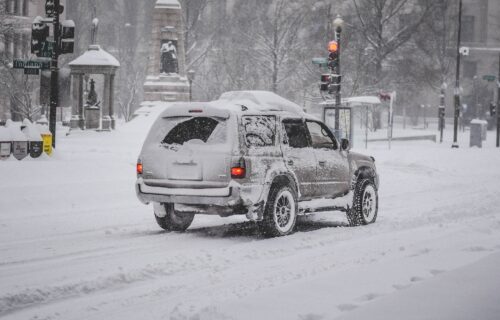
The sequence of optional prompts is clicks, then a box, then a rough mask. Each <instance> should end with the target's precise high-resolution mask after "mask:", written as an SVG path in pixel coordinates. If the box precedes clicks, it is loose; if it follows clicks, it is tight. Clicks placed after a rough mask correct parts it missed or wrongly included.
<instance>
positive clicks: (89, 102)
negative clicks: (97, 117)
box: [85, 79, 101, 108]
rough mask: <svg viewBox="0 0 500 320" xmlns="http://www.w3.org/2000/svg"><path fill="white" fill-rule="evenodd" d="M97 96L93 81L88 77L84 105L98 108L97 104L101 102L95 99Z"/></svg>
mask: <svg viewBox="0 0 500 320" xmlns="http://www.w3.org/2000/svg"><path fill="white" fill-rule="evenodd" d="M97 99H98V96H97V92H96V91H95V81H94V79H90V91H89V94H88V96H87V101H86V102H85V105H86V106H87V108H92V107H94V108H98V107H99V104H100V103H101V102H100V101H97Z"/></svg>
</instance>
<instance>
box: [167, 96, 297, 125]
mask: <svg viewBox="0 0 500 320" xmlns="http://www.w3.org/2000/svg"><path fill="white" fill-rule="evenodd" d="M269 112H285V113H289V114H293V115H300V116H305V115H306V114H305V112H304V111H303V110H302V108H301V107H300V106H299V105H297V104H295V103H293V102H291V101H289V100H287V99H285V98H283V97H280V96H279V95H277V94H275V93H273V92H269V91H230V92H226V93H224V94H222V95H221V97H220V98H219V100H215V101H210V102H177V103H174V104H172V105H171V106H170V107H169V108H167V109H166V110H165V111H163V112H162V114H161V117H163V118H165V117H175V116H193V115H196V114H210V115H211V116H217V117H220V118H226V119H227V118H229V115H230V114H231V113H233V114H246V113H269Z"/></svg>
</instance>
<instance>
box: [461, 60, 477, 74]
mask: <svg viewBox="0 0 500 320" xmlns="http://www.w3.org/2000/svg"><path fill="white" fill-rule="evenodd" d="M476 75H477V62H475V61H464V77H466V78H473V77H474V76H476Z"/></svg>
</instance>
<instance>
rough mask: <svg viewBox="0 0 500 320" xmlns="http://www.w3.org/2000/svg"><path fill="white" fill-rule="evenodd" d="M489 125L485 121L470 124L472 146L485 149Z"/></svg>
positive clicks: (474, 121)
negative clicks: (484, 142)
mask: <svg viewBox="0 0 500 320" xmlns="http://www.w3.org/2000/svg"><path fill="white" fill-rule="evenodd" d="M487 125H488V123H487V122H486V121H485V120H479V119H474V120H472V121H471V122H470V146H471V147H479V148H482V147H483V141H484V140H486V128H487Z"/></svg>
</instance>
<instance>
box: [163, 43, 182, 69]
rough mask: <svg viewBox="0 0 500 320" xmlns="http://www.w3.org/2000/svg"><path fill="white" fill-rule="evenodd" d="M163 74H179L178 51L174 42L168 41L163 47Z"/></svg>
mask: <svg viewBox="0 0 500 320" xmlns="http://www.w3.org/2000/svg"><path fill="white" fill-rule="evenodd" d="M160 51H161V72H162V73H179V66H178V62H177V49H176V47H175V45H174V44H173V43H172V41H170V40H169V41H167V42H165V43H163V44H162V46H161V49H160Z"/></svg>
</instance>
